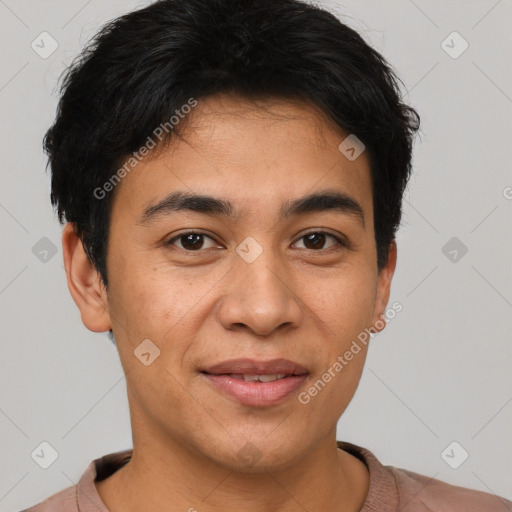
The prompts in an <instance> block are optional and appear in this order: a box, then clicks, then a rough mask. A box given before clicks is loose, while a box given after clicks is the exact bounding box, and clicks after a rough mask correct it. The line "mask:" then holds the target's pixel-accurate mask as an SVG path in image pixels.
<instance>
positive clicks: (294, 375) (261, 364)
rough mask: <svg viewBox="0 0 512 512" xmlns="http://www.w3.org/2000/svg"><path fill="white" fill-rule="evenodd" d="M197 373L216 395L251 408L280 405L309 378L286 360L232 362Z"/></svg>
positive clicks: (299, 367) (300, 369) (304, 370)
mask: <svg viewBox="0 0 512 512" xmlns="http://www.w3.org/2000/svg"><path fill="white" fill-rule="evenodd" d="M201 373H202V374H203V375H204V376H205V377H206V378H207V379H208V381H209V382H210V383H211V384H213V385H214V387H215V389H216V390H217V391H219V392H220V393H222V394H224V395H228V396H229V397H231V398H232V399H235V400H236V401H237V402H239V403H240V404H242V405H246V406H254V407H265V406H270V405H275V404H278V403H280V402H282V401H284V400H285V399H286V398H287V397H289V396H290V395H291V394H292V393H293V392H294V391H297V390H298V388H299V387H300V386H301V385H302V383H303V382H304V381H305V380H306V378H307V376H308V375H309V372H308V371H307V370H306V369H305V368H304V367H303V366H301V365H299V364H298V363H295V362H293V361H290V360H287V359H272V360H268V361H254V360H252V359H236V360H231V361H224V362H222V363H219V364H217V365H214V366H211V367H209V368H207V369H205V370H202V371H201Z"/></svg>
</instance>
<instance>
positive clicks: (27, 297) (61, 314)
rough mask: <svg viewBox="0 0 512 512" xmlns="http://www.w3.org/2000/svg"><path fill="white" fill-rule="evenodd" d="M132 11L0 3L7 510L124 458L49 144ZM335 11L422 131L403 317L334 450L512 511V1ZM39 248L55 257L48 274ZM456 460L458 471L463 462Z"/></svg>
mask: <svg viewBox="0 0 512 512" xmlns="http://www.w3.org/2000/svg"><path fill="white" fill-rule="evenodd" d="M137 5H142V2H136V1H127V0H109V1H108V2H107V1H102V2H100V1H99V0H89V1H88V2H84V1H83V0H68V1H66V2H61V1H59V2H57V1H56V0H51V1H45V2H39V1H35V0H0V28H1V30H0V44H1V47H2V57H1V59H2V62H1V68H0V105H1V109H2V110H1V112H2V126H1V136H0V141H1V144H2V147H1V154H2V166H1V170H0V172H1V183H2V188H1V190H0V228H1V234H2V244H1V247H2V262H1V265H0V311H1V320H2V332H3V335H2V354H3V357H2V358H1V360H0V365H1V366H0V376H1V383H2V386H1V388H0V432H1V441H0V442H1V447H2V457H1V466H0V509H1V510H3V511H5V512H16V511H18V510H21V509H23V508H24V507H27V506H29V505H33V504H34V503H36V502H38V501H41V500H43V499H44V498H46V497H48V496H49V495H50V494H53V493H54V492H57V491H58V490H60V489H63V488H64V487H67V486H69V485H72V484H73V483H76V482H77V480H78V478H79V477H80V475H81V474H82V472H83V471H84V470H85V468H86V466H87V464H88V463H89V462H90V461H91V460H92V459H93V458H96V457H99V456H101V455H104V454H106V453H110V452H114V451H117V450H122V449H125V448H129V447H131V433H130V425H129V413H128V405H127V399H126V390H125V380H124V377H123V372H122V369H121V366H120V363H119V361H118V357H117V353H116V350H115V347H114V346H113V345H112V344H111V343H110V341H109V340H108V338H107V335H106V334H94V333H91V332H89V331H88V330H87V329H86V328H85V327H84V326H83V324H82V323H81V320H80V315H79V312H78V309H77V308H76V306H75V304H74V302H73V301H72V299H71V296H70V295H69V292H68V289H67V285H66V281H65V273H64V270H63V265H62V251H61V247H60V234H61V227H60V225H59V224H58V222H57V220H56V217H55V215H54V213H53V211H52V209H51V206H50V202H49V175H48V174H46V173H45V172H44V168H45V163H46V160H45V157H44V155H43V152H42V149H41V140H42V137H43V135H44V132H45V130H46V129H47V128H48V127H49V125H50V124H51V122H52V119H53V117H54V114H55V107H56V102H57V94H56V84H57V79H58V76H59V74H60V73H61V71H62V70H63V68H64V66H65V65H67V64H69V63H70V61H71V59H72V58H73V57H74V56H75V55H76V54H77V52H78V51H79V49H80V48H81V47H83V45H84V43H85V42H86V41H87V40H88V39H89V38H90V37H91V36H92V35H93V34H94V33H95V32H96V30H97V29H98V28H99V26H100V25H102V24H103V23H104V22H106V21H107V20H109V19H111V18H113V17H115V16H117V15H119V14H121V13H124V12H127V11H129V10H131V9H132V8H134V7H136V6H137ZM327 5H328V6H329V7H330V8H331V9H332V10H333V11H334V12H336V13H337V14H338V15H343V16H345V18H344V20H345V22H348V23H349V24H351V25H352V26H354V27H355V28H356V29H358V30H359V31H360V32H362V33H363V34H364V37H365V38H366V39H367V40H368V41H369V42H370V43H371V44H373V45H374V46H375V47H376V48H377V49H378V50H379V51H381V52H382V53H383V54H384V56H385V57H386V58H387V59H388V60H389V61H390V63H391V64H392V65H393V66H394V67H395V68H396V69H397V71H398V73H399V75H400V76H401V78H402V79H403V82H404V84H405V87H406V88H407V90H408V94H407V95H406V100H407V101H408V102H410V103H411V104H412V105H413V106H414V107H416V108H417V109H418V110H419V112H420V114H421V116H422V122H423V125H422V130H423V134H422V136H421V140H418V141H417V144H416V149H415V161H414V163H415V171H414V176H413V178H412V180H411V182H410V185H409V189H408V191H407V194H406V197H405V202H404V217H403V222H402V228H401V230H400V232H399V235H398V239H397V240H398V249H399V256H398V266H397V271H396V273H395V278H394V283H393V286H392V294H391V299H390V304H391V303H393V302H394V301H399V302H400V303H401V304H402V305H403V311H402V312H401V313H399V314H398V315H397V317H396V318H394V319H393V320H392V321H391V322H390V323H389V325H388V327H387V328H386V329H385V330H384V331H383V332H382V333H381V334H379V335H377V336H376V337H375V338H374V340H373V342H372V346H371V348H370V352H369V356H368V361H367V367H366V370H365V373H364V375H363V378H362V381H361V384H360V387H359V389H358V391H357V393H356V397H355V399H354V401H353V402H352V403H351V405H350V406H349V409H348V410H347V412H346V413H345V415H344V416H343V417H342V420H341V421H340V424H339V431H338V439H343V440H346V441H350V442H353V443H356V444H360V445H362V446H364V447H366V448H368V449H370V450H372V451H373V452H374V454H375V455H376V456H377V457H378V458H380V460H381V461H382V462H383V463H385V464H391V465H394V466H398V467H403V468H406V469H409V470H412V471H416V472H419V473H422V474H425V475H428V476H431V477H435V478H438V479H441V480H445V481H447V482H450V483H454V484H458V485H463V486H465V487H471V488H475V489H480V490H483V491H486V492H494V493H496V494H498V495H502V496H504V497H507V498H509V499H512V486H511V481H512V441H511V436H510V432H512V428H511V427H512V404H511V402H512V375H511V371H510V368H511V362H512V361H511V359H512V357H511V356H512V343H511V342H512V340H511V332H512V329H511V328H512V314H511V313H512V265H511V262H512V258H511V256H512V229H511V220H512V216H511V211H512V200H511V199H510V198H511V197H512V188H507V187H512V172H511V160H512V157H511V153H510V148H511V142H512V141H511V125H512V119H511V112H512V71H511V66H510V62H511V60H510V57H511V53H512V52H511V39H512V35H511V34H512V21H511V20H512V1H511V0H500V1H496V0H473V1H467V0H465V1H462V0H458V1H455V0H450V2H446V1H430V0H429V1H426V0H415V1H412V0H396V1H387V2H383V1H371V0H363V1H362V0H357V1H356V0H351V1H345V2H343V5H342V4H341V3H339V2H331V3H329V4H327ZM43 31H47V32H49V33H50V34H51V35H52V37H53V38H54V39H55V40H57V42H58V44H59V47H58V49H57V50H56V51H55V52H54V53H53V54H52V55H51V56H50V57H49V58H47V59H42V58H41V57H40V56H39V55H38V54H37V53H36V52H35V51H34V50H33V49H32V48H31V42H32V41H33V40H36V42H37V40H38V39H37V38H38V36H39V34H40V33H41V32H43ZM454 31H457V32H458V33H459V34H460V35H461V36H462V38H464V40H466V41H467V42H468V44H469V48H468V49H467V50H466V51H465V52H464V53H462V55H460V56H458V58H452V57H451V56H450V55H448V54H447V53H446V51H445V50H444V49H443V47H442V41H444V40H445V39H446V38H447V36H449V35H450V34H451V33H452V32H454ZM454 37H455V38H454ZM462 44H463V41H462V40H461V39H460V38H458V36H451V37H450V38H448V40H447V42H446V43H445V45H448V46H451V47H452V48H451V49H450V50H449V51H451V52H452V53H453V52H458V51H459V50H460V49H461V48H462V46H461V45H462ZM46 47H47V48H48V46H46ZM44 237H47V238H48V239H49V241H51V243H52V244H53V245H54V246H55V247H56V249H57V252H56V254H55V255H52V253H51V252H49V253H48V254H47V255H46V261H42V260H41V258H43V260H44V257H43V256H41V254H42V253H41V250H42V249H41V247H42V248H43V249H44V248H45V247H48V246H49V242H48V240H43V241H42V242H41V241H40V240H41V239H42V238H44ZM452 237H457V240H455V242H452V243H454V244H455V245H454V246H453V247H452V246H451V245H449V246H448V248H447V249H445V250H444V252H443V247H445V244H447V242H448V241H449V240H450V239H451V238H452ZM36 244H43V245H36ZM461 244H464V246H466V247H467V249H468V251H467V253H466V254H464V255H463V256H462V252H461V247H462V245H461ZM34 246H35V249H33V248H34ZM453 249H455V250H456V251H457V255H456V256H455V253H453V252H452V254H451V255H450V254H449V251H453ZM445 253H446V254H447V255H445ZM461 256H462V257H461ZM454 258H456V261H452V259H454ZM42 441H47V442H49V443H50V444H51V445H52V446H53V447H54V448H55V449H56V450H57V452H58V454H59V456H58V458H57V460H56V461H55V462H54V463H53V464H52V465H51V466H50V467H49V468H48V469H42V468H41V467H39V466H38V465H37V464H36V463H35V462H34V460H32V458H31V453H32V452H33V450H34V449H35V448H36V447H37V446H39V444H40V443H41V442H42ZM453 441H456V442H457V443H459V445H460V446H462V447H463V448H464V449H465V450H466V451H467V452H468V453H469V458H468V459H467V460H466V461H465V462H464V463H463V464H462V465H460V467H458V469H452V468H451V467H449V466H448V464H447V463H446V462H445V460H443V457H442V456H441V453H442V452H443V451H444V450H445V448H446V447H447V446H448V445H449V444H450V443H452V442H453ZM448 453H449V454H450V456H451V457H450V459H451V460H450V461H451V462H452V464H453V463H454V461H455V462H457V460H460V457H461V453H462V452H461V448H459V447H458V446H457V447H456V448H455V449H454V451H453V452H451V451H450V450H448ZM445 458H446V457H445Z"/></svg>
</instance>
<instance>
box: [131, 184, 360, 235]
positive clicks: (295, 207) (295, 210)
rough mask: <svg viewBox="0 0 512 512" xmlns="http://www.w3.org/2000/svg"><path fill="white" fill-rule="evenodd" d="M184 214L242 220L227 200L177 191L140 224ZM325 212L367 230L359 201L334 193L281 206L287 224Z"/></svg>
mask: <svg viewBox="0 0 512 512" xmlns="http://www.w3.org/2000/svg"><path fill="white" fill-rule="evenodd" d="M181 211H192V212H196V213H203V214H206V215H213V216H215V215H217V216H222V217H227V218H229V219H231V220H233V221H235V220H237V219H239V218H240V213H238V212H236V211H235V208H234V207H233V205H232V204H231V203H230V202H229V201H227V200H225V199H220V198H216V197H212V196H207V195H200V194H193V193H190V192H182V191H174V192H171V193H170V194H169V195H168V196H166V197H165V198H163V199H162V200H161V201H159V202H157V203H156V204H153V205H150V206H148V207H146V208H145V209H144V211H143V212H142V215H141V216H140V217H139V218H138V220H137V224H138V225H141V226H147V225H148V224H150V223H151V222H152V221H155V220H156V219H158V218H160V217H162V216H165V215H170V214H171V213H174V212H181ZM325 211H337V212H340V213H342V214H344V215H348V216H352V217H354V218H356V219H357V220H359V222H360V223H361V224H362V226H363V228H365V218H364V210H363V208H362V206H361V205H360V204H359V203H358V202H357V201H356V199H354V198H353V197H351V196H350V195H348V194H345V193H343V192H339V191H337V190H331V189H328V190H323V191H320V192H315V193H312V194H308V195H306V196H303V197H299V198H297V199H293V200H291V201H286V202H285V203H283V204H282V206H281V210H280V214H279V219H280V220H284V219H286V218H289V217H292V216H296V215H303V214H306V213H318V212H325Z"/></svg>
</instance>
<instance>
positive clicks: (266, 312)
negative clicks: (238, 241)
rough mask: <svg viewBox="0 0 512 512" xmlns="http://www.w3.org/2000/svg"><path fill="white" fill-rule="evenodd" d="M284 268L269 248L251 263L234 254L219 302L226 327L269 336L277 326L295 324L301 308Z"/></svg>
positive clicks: (220, 318)
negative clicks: (231, 267) (231, 266)
mask: <svg viewBox="0 0 512 512" xmlns="http://www.w3.org/2000/svg"><path fill="white" fill-rule="evenodd" d="M289 274H290V272H289V271H288V272H286V271H285V270H284V266H283V265H280V264H279V261H278V258H277V257H275V255H273V254H272V253H271V251H263V253H262V254H261V255H260V256H259V257H258V258H257V259H256V260H255V261H253V262H252V263H248V262H247V261H244V259H242V258H239V257H237V258H236V259H235V262H234V268H233V269H232V270H231V272H230V273H229V277H228V283H229V284H228V285H227V288H226V291H225V293H224V294H223V296H222V298H221V299H220V304H218V309H217V312H218V317H219V321H220V323H221V324H222V326H223V327H224V328H225V329H228V330H231V331H232V330H237V329H240V330H243V329H249V330H250V331H252V333H253V334H257V335H259V336H268V335H270V334H271V333H272V332H273V331H275V330H276V329H278V328H281V329H284V328H285V327H286V326H287V327H288V328H290V329H293V328H297V327H298V326H299V325H300V323H301V321H302V317H303V308H302V306H301V302H300V299H299V297H298V296H297V294H296V292H295V290H294V289H293V283H292V282H291V281H290V275H289Z"/></svg>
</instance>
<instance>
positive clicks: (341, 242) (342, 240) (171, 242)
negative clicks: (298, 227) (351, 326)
mask: <svg viewBox="0 0 512 512" xmlns="http://www.w3.org/2000/svg"><path fill="white" fill-rule="evenodd" d="M311 233H315V234H320V235H327V236H330V237H332V238H334V239H335V240H336V242H337V243H338V246H341V247H344V248H347V249H348V248H350V244H349V242H348V241H347V239H346V238H345V237H344V236H342V235H339V234H334V233H331V232H329V231H326V230H325V229H321V228H311V229H309V230H308V231H306V232H304V233H302V234H301V235H300V236H298V237H297V238H296V240H295V241H294V242H293V243H292V245H294V244H296V243H297V242H298V241H299V240H301V239H302V238H304V237H305V236H307V235H309V234H311ZM192 234H193V235H202V236H204V237H206V238H209V239H210V240H212V241H213V242H214V243H217V244H219V242H218V241H217V240H216V239H215V237H213V236H211V235H209V234H208V233H205V232H203V231H201V230H200V229H197V230H194V229H191V230H188V231H183V232H181V233H178V234H177V235H174V236H173V237H172V238H170V239H169V240H168V241H167V242H165V245H166V246H168V245H169V246H173V245H174V242H175V241H177V240H178V239H179V238H180V237H182V236H186V235H192ZM211 248H212V247H208V248H207V249H211ZM178 249H181V250H183V251H187V252H197V253H200V252H204V251H206V250H207V249H198V250H196V251H192V250H187V249H182V248H181V247H178ZM333 249H334V250H336V249H337V247H336V246H333V247H329V248H327V249H304V250H306V251H312V252H314V253H315V252H316V253H321V252H328V251H331V250H333ZM338 249H339V247H338Z"/></svg>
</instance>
